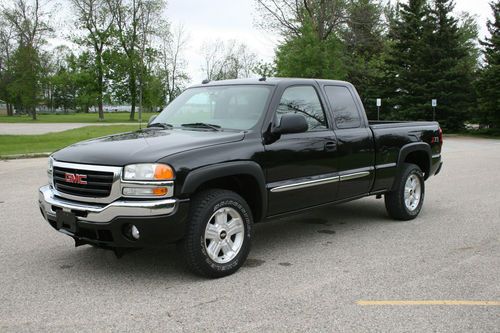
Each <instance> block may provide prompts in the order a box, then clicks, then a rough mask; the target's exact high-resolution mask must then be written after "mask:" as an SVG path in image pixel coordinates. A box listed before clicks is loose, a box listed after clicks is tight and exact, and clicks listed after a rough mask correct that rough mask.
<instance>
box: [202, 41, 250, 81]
mask: <svg viewBox="0 0 500 333" xmlns="http://www.w3.org/2000/svg"><path fill="white" fill-rule="evenodd" d="M201 53H202V56H203V65H202V70H203V72H204V74H205V77H206V79H208V80H227V79H238V78H247V77H250V75H251V74H252V73H253V69H254V68H255V65H256V62H255V58H256V57H257V56H256V54H255V53H253V52H252V51H251V50H250V49H249V48H248V46H247V45H246V44H244V43H238V42H236V41H235V40H229V41H227V42H223V41H221V40H216V41H213V42H207V43H205V44H203V46H202V50H201Z"/></svg>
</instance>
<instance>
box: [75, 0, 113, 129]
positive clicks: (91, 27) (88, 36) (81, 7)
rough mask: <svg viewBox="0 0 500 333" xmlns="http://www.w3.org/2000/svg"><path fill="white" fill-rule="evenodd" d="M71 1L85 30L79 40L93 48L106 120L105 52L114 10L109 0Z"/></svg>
mask: <svg viewBox="0 0 500 333" xmlns="http://www.w3.org/2000/svg"><path fill="white" fill-rule="evenodd" d="M71 2H72V4H73V8H74V10H75V13H76V15H77V27H79V28H80V29H82V30H83V31H85V36H84V37H83V38H79V39H77V41H78V42H80V43H82V44H83V45H85V46H87V47H88V48H89V49H90V50H92V56H93V58H94V66H95V74H96V77H95V80H96V83H97V87H96V88H97V106H98V111H99V119H100V120H104V110H103V95H104V91H105V89H106V87H105V84H104V71H105V68H104V63H103V53H104V51H105V47H106V46H107V45H108V44H109V42H110V38H111V33H112V27H113V22H114V12H113V11H112V10H110V9H109V6H108V3H107V0H71Z"/></svg>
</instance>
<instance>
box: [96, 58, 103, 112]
mask: <svg viewBox="0 0 500 333" xmlns="http://www.w3.org/2000/svg"><path fill="white" fill-rule="evenodd" d="M96 62H97V90H98V92H97V106H98V109H99V120H104V108H103V102H102V100H103V98H102V95H103V93H102V91H103V90H104V82H103V77H104V74H103V69H102V54H101V53H100V52H98V53H97V57H96Z"/></svg>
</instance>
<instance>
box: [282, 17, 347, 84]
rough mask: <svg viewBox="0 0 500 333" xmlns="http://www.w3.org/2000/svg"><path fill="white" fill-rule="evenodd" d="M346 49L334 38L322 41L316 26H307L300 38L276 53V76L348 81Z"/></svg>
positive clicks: (286, 41) (294, 36) (290, 41)
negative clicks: (344, 50)
mask: <svg viewBox="0 0 500 333" xmlns="http://www.w3.org/2000/svg"><path fill="white" fill-rule="evenodd" d="M342 57H343V45H342V42H341V41H340V39H339V38H338V37H337V36H336V35H334V34H331V35H330V36H329V37H328V38H327V39H326V40H320V39H319V37H318V35H317V33H316V32H315V31H314V28H313V26H312V24H309V23H307V22H306V23H305V24H304V25H303V26H302V27H301V28H300V35H292V36H290V37H288V38H285V41H284V42H283V43H282V44H281V45H279V46H278V48H277V50H276V60H275V61H276V72H277V75H278V76H283V77H304V78H322V79H344V78H345V76H346V69H345V67H344V65H343V59H342Z"/></svg>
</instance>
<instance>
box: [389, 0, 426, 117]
mask: <svg viewBox="0 0 500 333" xmlns="http://www.w3.org/2000/svg"><path fill="white" fill-rule="evenodd" d="M427 14H428V8H427V6H426V0H409V1H408V3H399V5H398V7H396V13H395V15H394V17H393V20H391V21H390V28H389V34H388V37H389V39H390V48H389V51H388V54H387V57H386V59H385V65H384V69H385V73H384V77H383V79H382V80H383V81H384V82H383V84H381V85H380V86H381V87H385V89H384V90H383V91H381V93H382V94H383V97H385V101H386V103H384V105H387V106H389V109H388V110H386V112H383V114H386V115H387V116H386V118H389V119H402V120H405V119H407V120H412V119H413V120H417V119H423V118H424V114H423V113H422V110H423V109H424V108H425V106H426V104H428V103H429V101H428V96H426V95H427V93H426V89H425V86H426V78H425V77H423V75H422V70H423V69H425V67H426V65H425V63H424V59H423V54H422V52H423V50H424V49H426V48H428V47H429V46H428V45H426V43H425V41H424V33H425V32H424V21H425V19H426V16H427Z"/></svg>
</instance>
